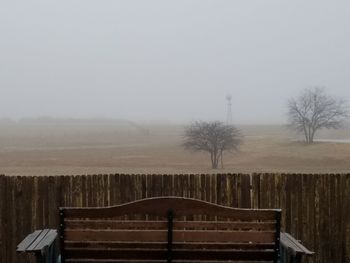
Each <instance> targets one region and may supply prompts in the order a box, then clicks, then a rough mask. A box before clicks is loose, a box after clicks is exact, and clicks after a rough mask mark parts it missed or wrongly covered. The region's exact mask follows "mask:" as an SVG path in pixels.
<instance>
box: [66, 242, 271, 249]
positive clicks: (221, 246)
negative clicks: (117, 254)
mask: <svg viewBox="0 0 350 263" xmlns="http://www.w3.org/2000/svg"><path fill="white" fill-rule="evenodd" d="M166 246H167V243H166V242H144V243H141V242H135V241H134V242H115V241H100V242H98V241H88V242H80V241H66V242H65V247H66V248H105V249H109V248H155V249H157V248H158V249H159V248H166ZM274 246H275V244H274V243H228V242H224V243H220V242H215V243H214V242H212V243H209V242H191V243H188V242H187V243H184V242H183V243H177V242H174V243H173V248H174V249H187V248H188V249H255V250H257V249H273V248H274Z"/></svg>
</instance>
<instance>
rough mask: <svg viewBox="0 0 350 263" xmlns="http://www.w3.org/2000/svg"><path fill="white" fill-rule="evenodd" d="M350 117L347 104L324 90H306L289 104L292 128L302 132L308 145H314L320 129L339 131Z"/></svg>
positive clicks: (316, 88)
mask: <svg viewBox="0 0 350 263" xmlns="http://www.w3.org/2000/svg"><path fill="white" fill-rule="evenodd" d="M348 116H349V112H348V108H347V105H346V102H345V101H344V100H342V99H337V98H335V97H332V96H330V95H328V94H327V93H326V91H325V89H324V88H319V87H314V88H308V89H305V90H304V91H303V92H302V93H301V94H300V96H299V97H298V98H296V99H295V98H291V99H290V100H289V102H288V117H289V125H290V127H291V128H293V129H295V130H297V131H298V132H301V133H303V134H304V136H305V141H306V142H307V143H313V141H314V136H315V133H316V132H317V131H318V130H320V129H323V128H325V129H338V128H340V127H341V126H342V124H343V123H344V121H345V120H346V118H347V117H348Z"/></svg>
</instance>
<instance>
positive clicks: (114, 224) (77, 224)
mask: <svg viewBox="0 0 350 263" xmlns="http://www.w3.org/2000/svg"><path fill="white" fill-rule="evenodd" d="M167 224H168V223H167V221H142V220H139V221H137V220H135V221H131V220H66V221H65V228H66V229H100V228H108V229H135V228H136V229H137V228H141V229H165V228H167V227H168V225H167ZM173 228H174V229H184V228H186V229H208V230H210V229H218V230H219V229H231V230H233V229H247V230H248V229H252V230H257V229H259V230H274V229H276V223H275V222H246V221H243V222H231V221H224V222H220V221H174V225H173Z"/></svg>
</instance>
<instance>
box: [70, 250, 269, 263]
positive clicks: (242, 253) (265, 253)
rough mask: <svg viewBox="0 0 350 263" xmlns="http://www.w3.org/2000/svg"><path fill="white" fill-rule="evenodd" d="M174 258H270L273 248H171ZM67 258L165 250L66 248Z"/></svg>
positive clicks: (142, 255)
mask: <svg viewBox="0 0 350 263" xmlns="http://www.w3.org/2000/svg"><path fill="white" fill-rule="evenodd" d="M172 257H173V259H174V260H183V259H185V260H257V259H259V260H264V261H265V260H272V259H273V257H274V251H273V250H257V251H254V250H194V249H191V250H188V249H183V250H173V252H172ZM66 258H67V259H95V258H98V259H145V260H148V259H159V260H161V259H165V258H166V250H153V249H143V250H141V249H129V250H126V249H121V250H117V249H113V250H110V249H109V250H103V249H66Z"/></svg>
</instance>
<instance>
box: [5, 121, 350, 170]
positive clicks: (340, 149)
mask: <svg viewBox="0 0 350 263" xmlns="http://www.w3.org/2000/svg"><path fill="white" fill-rule="evenodd" d="M183 129H184V127H183V126H181V125H164V124H163V125H159V124H157V125H156V124H155V125H135V124H133V123H131V122H126V121H108V120H94V121H93V120H90V121H86V120H85V121H79V120H65V121H62V120H61V121H52V120H51V121H50V120H45V121H27V122H26V121H22V122H20V123H2V124H0V174H7V175H68V174H102V173H213V172H219V173H226V172H232V173H234V172H242V173H249V172H281V173H283V172H290V173H342V172H350V143H333V142H332V143H329V142H319V143H315V144H314V145H305V144H303V143H301V142H298V141H297V140H298V139H300V138H298V137H297V136H296V134H294V133H292V132H290V131H288V130H287V129H286V128H285V127H284V126H277V125H275V126H268V125H266V126H262V125H260V126H254V125H246V126H240V129H241V130H242V132H243V134H244V144H243V145H242V146H241V149H240V151H239V152H237V153H234V154H226V155H225V156H224V168H223V169H218V170H212V169H210V163H209V156H208V155H207V154H204V153H203V154H201V153H191V152H188V151H185V150H184V149H183V148H182V147H181V142H182V134H183ZM318 138H321V139H322V138H323V139H350V130H348V129H343V130H338V131H327V132H322V133H321V134H320V135H319V136H318Z"/></svg>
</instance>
